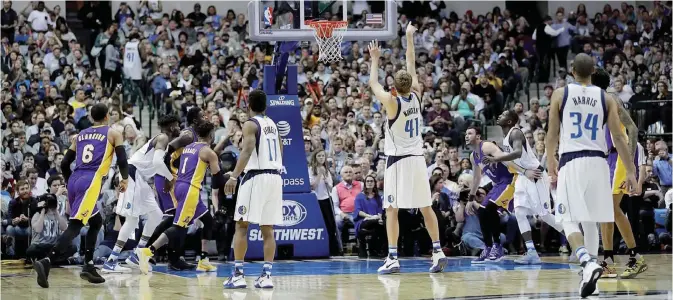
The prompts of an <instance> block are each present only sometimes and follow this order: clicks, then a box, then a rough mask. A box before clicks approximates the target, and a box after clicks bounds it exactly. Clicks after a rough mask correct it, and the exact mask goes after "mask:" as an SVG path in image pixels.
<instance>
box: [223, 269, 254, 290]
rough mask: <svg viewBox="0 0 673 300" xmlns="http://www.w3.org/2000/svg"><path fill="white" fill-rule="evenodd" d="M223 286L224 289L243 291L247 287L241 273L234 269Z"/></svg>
mask: <svg viewBox="0 0 673 300" xmlns="http://www.w3.org/2000/svg"><path fill="white" fill-rule="evenodd" d="M256 282H257V281H256V280H255V283H256ZM223 285H224V288H225V289H244V288H247V287H248V284H247V283H246V282H245V275H243V272H241V271H239V270H236V269H235V268H234V273H233V274H232V275H231V277H229V278H228V279H227V280H226V281H225V282H224V283H223Z"/></svg>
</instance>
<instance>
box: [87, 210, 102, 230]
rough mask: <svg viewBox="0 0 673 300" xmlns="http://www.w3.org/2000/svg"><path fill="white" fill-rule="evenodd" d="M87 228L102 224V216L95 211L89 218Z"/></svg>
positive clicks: (98, 227)
mask: <svg viewBox="0 0 673 300" xmlns="http://www.w3.org/2000/svg"><path fill="white" fill-rule="evenodd" d="M88 224H89V230H91V228H93V229H100V228H101V227H102V226H103V217H101V216H100V213H97V214H96V215H95V216H93V217H91V218H90V219H89V223H88Z"/></svg>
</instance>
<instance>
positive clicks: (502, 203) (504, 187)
mask: <svg viewBox="0 0 673 300" xmlns="http://www.w3.org/2000/svg"><path fill="white" fill-rule="evenodd" d="M517 177H518V175H516V174H514V175H513V177H512V179H511V180H509V181H503V182H499V183H495V182H494V183H493V188H492V189H491V190H490V191H489V192H488V194H486V197H484V200H482V201H481V206H483V207H486V205H488V203H489V202H493V203H495V204H496V205H497V206H499V207H501V208H503V209H506V210H509V211H512V209H513V208H514V205H513V204H512V199H514V183H515V182H516V179H517Z"/></svg>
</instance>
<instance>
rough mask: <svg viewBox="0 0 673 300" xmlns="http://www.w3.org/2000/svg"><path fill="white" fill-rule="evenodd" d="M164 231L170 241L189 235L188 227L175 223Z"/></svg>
mask: <svg viewBox="0 0 673 300" xmlns="http://www.w3.org/2000/svg"><path fill="white" fill-rule="evenodd" d="M164 233H165V234H166V236H167V237H168V239H169V240H170V241H177V240H178V239H181V238H182V237H184V236H185V235H187V228H186V227H181V226H178V225H173V226H171V227H170V228H168V229H167V230H166V231H165V232H164Z"/></svg>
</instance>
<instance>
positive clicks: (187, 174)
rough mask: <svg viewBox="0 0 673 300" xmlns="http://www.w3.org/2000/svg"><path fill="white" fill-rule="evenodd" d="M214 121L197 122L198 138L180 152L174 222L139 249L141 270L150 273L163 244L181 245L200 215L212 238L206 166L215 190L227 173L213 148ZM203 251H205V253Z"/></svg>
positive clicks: (221, 183) (211, 218)
mask: <svg viewBox="0 0 673 300" xmlns="http://www.w3.org/2000/svg"><path fill="white" fill-rule="evenodd" d="M213 129H214V125H213V124H212V123H210V122H202V123H199V124H197V125H196V133H197V136H198V140H197V141H196V142H195V143H191V144H189V145H187V146H185V147H184V148H183V150H182V154H181V155H180V164H179V168H178V176H177V180H176V183H175V187H174V191H175V198H176V199H177V200H178V206H177V207H176V210H175V217H174V218H173V225H172V226H171V227H170V228H168V229H167V230H166V231H165V232H164V233H162V234H161V236H160V237H159V238H158V239H157V240H156V241H155V242H154V243H153V244H152V245H151V246H150V247H149V248H139V249H136V254H137V255H138V261H139V267H140V271H141V272H142V273H143V274H147V272H148V269H149V265H148V261H149V258H151V257H152V256H153V255H154V252H155V251H156V250H157V249H159V248H161V247H162V246H163V245H165V244H167V243H169V242H172V244H173V245H175V246H174V249H182V246H183V244H184V240H185V237H186V235H187V227H188V226H189V225H190V224H191V223H192V222H194V220H197V219H199V220H200V221H201V222H203V230H202V232H203V238H202V241H203V240H209V239H210V238H211V237H210V235H211V233H212V228H213V217H212V216H211V215H210V213H208V208H207V207H206V205H205V204H203V202H201V197H200V195H201V189H202V184H203V179H204V178H205V176H206V170H207V169H208V168H210V172H211V174H212V176H213V192H214V194H215V195H217V190H218V189H220V188H222V187H223V186H224V176H223V174H222V171H221V170H220V165H219V159H218V157H217V154H215V151H213V150H212V149H210V143H211V142H212V139H213V138H212V133H213ZM202 246H203V245H202ZM202 255H203V253H202Z"/></svg>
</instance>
